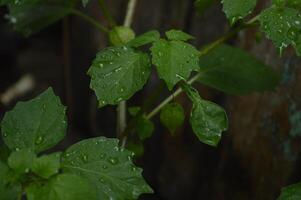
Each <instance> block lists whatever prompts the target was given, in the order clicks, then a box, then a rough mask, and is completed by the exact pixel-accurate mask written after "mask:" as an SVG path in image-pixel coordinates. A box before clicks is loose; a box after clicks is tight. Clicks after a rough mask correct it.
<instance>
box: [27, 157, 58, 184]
mask: <svg viewBox="0 0 301 200" xmlns="http://www.w3.org/2000/svg"><path fill="white" fill-rule="evenodd" d="M60 158H61V153H53V154H50V155H43V156H41V157H38V158H36V159H35V160H34V162H33V165H32V171H33V172H34V173H35V174H37V175H39V176H40V177H42V178H46V179H47V178H49V177H50V176H52V175H54V174H57V173H58V172H59V169H60V166H61V163H60V162H61V160H60Z"/></svg>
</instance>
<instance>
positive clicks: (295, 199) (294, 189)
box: [278, 182, 301, 200]
mask: <svg viewBox="0 0 301 200" xmlns="http://www.w3.org/2000/svg"><path fill="white" fill-rule="evenodd" d="M299 199H301V182H300V183H296V184H293V185H289V186H287V187H284V188H282V189H281V194H280V196H279V197H278V200H299Z"/></svg>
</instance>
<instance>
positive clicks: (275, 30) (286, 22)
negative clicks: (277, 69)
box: [260, 6, 301, 55]
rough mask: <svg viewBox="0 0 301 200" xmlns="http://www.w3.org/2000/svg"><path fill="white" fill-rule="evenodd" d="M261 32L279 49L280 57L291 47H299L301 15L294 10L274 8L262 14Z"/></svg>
mask: <svg viewBox="0 0 301 200" xmlns="http://www.w3.org/2000/svg"><path fill="white" fill-rule="evenodd" d="M260 24H261V30H262V31H263V32H264V33H265V34H266V36H267V37H268V38H269V39H271V40H272V41H273V43H274V45H275V46H276V47H277V48H279V51H280V55H281V54H282V51H283V50H284V49H285V48H286V47H288V46H289V45H293V46H295V48H296V47H297V44H296V43H297V41H298V40H300V37H301V34H300V31H301V15H300V12H299V11H298V10H296V9H294V8H282V9H280V8H278V7H276V6H273V7H271V8H268V9H266V10H264V11H263V12H262V13H261V14H260Z"/></svg>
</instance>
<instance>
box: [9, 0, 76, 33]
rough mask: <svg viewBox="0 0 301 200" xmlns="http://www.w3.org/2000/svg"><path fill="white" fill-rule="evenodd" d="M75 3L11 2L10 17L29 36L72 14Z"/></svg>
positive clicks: (46, 1)
mask: <svg viewBox="0 0 301 200" xmlns="http://www.w3.org/2000/svg"><path fill="white" fill-rule="evenodd" d="M36 2H37V1H36ZM73 4H74V3H73V1H60V0H43V1H38V3H32V2H30V3H23V4H22V5H16V4H9V5H8V7H9V15H8V17H9V20H10V22H11V23H12V24H13V25H14V28H15V30H17V31H19V32H21V33H23V34H24V35H25V36H29V35H31V34H33V33H35V32H38V31H40V30H42V29H43V28H45V27H47V26H49V25H50V24H52V23H54V22H56V21H57V20H59V19H61V18H63V17H65V16H66V15H68V14H70V13H71V12H72V7H73Z"/></svg>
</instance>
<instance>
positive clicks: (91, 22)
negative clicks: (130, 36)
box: [72, 9, 110, 34]
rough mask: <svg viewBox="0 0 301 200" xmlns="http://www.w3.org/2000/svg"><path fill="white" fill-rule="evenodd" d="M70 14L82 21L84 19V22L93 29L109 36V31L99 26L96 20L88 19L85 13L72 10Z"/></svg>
mask: <svg viewBox="0 0 301 200" xmlns="http://www.w3.org/2000/svg"><path fill="white" fill-rule="evenodd" d="M72 13H73V14H74V15H76V16H79V17H81V18H82V19H84V20H85V21H87V22H88V23H90V24H91V25H92V26H94V27H95V28H97V29H98V30H100V31H101V32H104V33H106V34H109V32H110V31H109V30H108V29H107V28H106V27H105V26H103V25H102V24H100V23H99V22H98V21H97V20H95V19H94V18H92V17H90V16H89V15H86V14H85V13H82V12H80V11H79V10H76V9H72Z"/></svg>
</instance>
